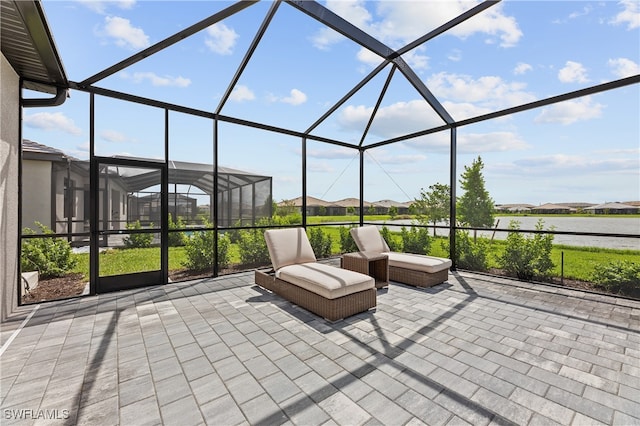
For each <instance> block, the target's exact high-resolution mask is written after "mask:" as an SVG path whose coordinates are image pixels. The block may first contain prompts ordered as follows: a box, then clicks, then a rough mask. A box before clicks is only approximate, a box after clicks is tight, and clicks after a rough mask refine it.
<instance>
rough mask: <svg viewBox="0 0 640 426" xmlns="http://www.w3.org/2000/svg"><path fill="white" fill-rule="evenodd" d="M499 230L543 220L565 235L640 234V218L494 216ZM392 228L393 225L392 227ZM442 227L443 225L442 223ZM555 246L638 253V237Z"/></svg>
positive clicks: (571, 238) (570, 239)
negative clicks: (516, 223)
mask: <svg viewBox="0 0 640 426" xmlns="http://www.w3.org/2000/svg"><path fill="white" fill-rule="evenodd" d="M495 219H496V221H499V222H498V228H503V229H506V228H508V227H509V223H510V222H511V221H512V220H515V221H518V222H520V229H535V228H536V224H537V223H538V220H539V219H542V220H543V221H544V229H549V228H550V227H552V226H553V227H554V228H555V229H554V230H555V231H564V232H598V233H606V234H628V235H640V218H638V217H610V216H609V217H570V216H558V217H555V216H545V217H538V216H496V218H495ZM411 223H412V221H411V220H395V221H389V222H386V224H387V227H388V228H389V229H391V230H393V231H396V230H397V229H395V225H398V226H402V225H409V224H411ZM391 225H394V226H393V227H392V226H391ZM443 225H444V224H443ZM437 234H438V235H445V236H446V235H449V231H448V230H446V229H438V230H437ZM478 235H482V236H484V237H488V238H491V237H492V236H493V237H494V238H496V239H499V240H504V239H506V238H507V232H500V231H496V232H495V235H494V232H493V231H478ZM553 242H554V244H565V245H570V246H583V247H584V246H587V247H604V248H615V249H632V250H640V238H616V237H592V236H581V235H555V237H554V239H553Z"/></svg>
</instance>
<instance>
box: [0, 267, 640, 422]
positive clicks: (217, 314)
mask: <svg viewBox="0 0 640 426" xmlns="http://www.w3.org/2000/svg"><path fill="white" fill-rule="evenodd" d="M29 315H30V317H28V318H27V316H29ZM27 319H28V321H27ZM2 343H3V347H2V353H1V355H0V367H1V378H2V380H1V382H0V390H1V395H0V396H1V398H2V402H1V412H0V423H1V424H2V425H10V424H20V425H31V424H35V425H40V424H55V425H72V424H86V425H118V424H119V425H147V424H148V425H155V424H166V425H200V424H211V425H241V424H252V425H258V424H263V425H279V424H296V425H334V424H338V425H378V424H381V425H420V424H429V425H465V424H471V425H487V424H517V425H528V424H530V425H537V424H543V425H553V424H561V425H597V424H609V425H614V424H615V425H633V424H636V425H638V424H640V302H635V301H629V300H624V299H620V298H613V297H607V296H597V295H593V294H588V293H582V292H578V291H570V290H563V289H557V288H554V287H545V286H535V285H533V284H524V283H518V282H513V281H509V280H506V279H501V278H494V277H486V276H482V275H476V274H470V273H459V274H458V273H456V274H454V275H450V279H449V281H448V282H447V283H445V284H441V285H439V286H436V287H434V288H430V289H417V288H413V287H408V286H404V285H401V284H393V283H392V284H391V286H390V287H389V288H388V289H385V290H380V291H379V292H378V306H377V308H376V309H375V310H372V311H369V312H367V313H363V314H360V315H357V316H353V317H350V318H348V319H346V320H342V321H338V322H335V323H328V322H326V321H325V320H323V319H321V318H318V317H316V316H314V315H312V314H310V313H308V312H306V311H304V310H302V309H300V308H298V307H296V306H294V305H292V304H290V303H288V302H286V301H283V300H282V299H281V298H279V297H277V296H274V295H272V294H270V293H268V292H266V291H264V290H262V289H261V288H259V287H257V286H255V285H254V284H253V274H252V273H245V274H238V275H233V276H228V277H223V278H218V279H208V280H202V281H195V282H189V283H179V284H170V285H166V286H162V287H151V288H146V289H143V290H136V291H125V292H120V293H115V294H107V295H101V296H95V297H85V298H81V299H77V300H70V301H63V302H54V303H47V304H41V305H39V306H38V307H35V306H30V307H25V308H23V309H22V313H21V315H19V316H18V317H16V318H15V321H12V322H9V323H6V324H3V328H2Z"/></svg>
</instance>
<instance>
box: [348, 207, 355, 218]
mask: <svg viewBox="0 0 640 426" xmlns="http://www.w3.org/2000/svg"><path fill="white" fill-rule="evenodd" d="M355 214H356V208H355V207H353V206H349V207H347V215H348V216H353V215H355Z"/></svg>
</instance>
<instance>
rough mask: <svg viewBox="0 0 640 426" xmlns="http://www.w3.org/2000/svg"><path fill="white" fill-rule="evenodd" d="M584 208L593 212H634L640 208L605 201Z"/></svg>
mask: <svg viewBox="0 0 640 426" xmlns="http://www.w3.org/2000/svg"><path fill="white" fill-rule="evenodd" d="M585 210H586V211H587V212H589V213H595V214H635V213H638V212H639V211H640V208H638V207H636V206H631V205H629V204H623V203H605V204H598V205H597V206H592V207H589V208H587V209H585Z"/></svg>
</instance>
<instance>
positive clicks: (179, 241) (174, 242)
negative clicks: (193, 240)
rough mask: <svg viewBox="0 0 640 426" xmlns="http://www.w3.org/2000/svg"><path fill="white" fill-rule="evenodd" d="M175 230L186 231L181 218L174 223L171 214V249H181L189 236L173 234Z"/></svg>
mask: <svg viewBox="0 0 640 426" xmlns="http://www.w3.org/2000/svg"><path fill="white" fill-rule="evenodd" d="M174 229H184V222H183V221H182V218H181V217H180V216H178V219H177V220H176V221H175V222H174V221H173V216H172V215H171V214H169V247H181V246H183V245H185V243H186V242H187V235H186V234H185V233H184V232H177V231H174V232H171V231H172V230H174Z"/></svg>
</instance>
